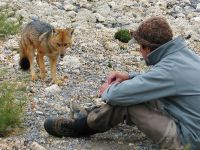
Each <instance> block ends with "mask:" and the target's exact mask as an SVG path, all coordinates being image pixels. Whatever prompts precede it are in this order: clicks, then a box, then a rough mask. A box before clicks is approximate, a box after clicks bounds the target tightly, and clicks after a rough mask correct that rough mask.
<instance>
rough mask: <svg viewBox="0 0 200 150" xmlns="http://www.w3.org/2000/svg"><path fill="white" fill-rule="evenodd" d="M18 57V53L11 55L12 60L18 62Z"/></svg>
mask: <svg viewBox="0 0 200 150" xmlns="http://www.w3.org/2000/svg"><path fill="white" fill-rule="evenodd" d="M19 59H20V56H19V54H16V55H15V56H14V57H13V60H14V61H15V62H19Z"/></svg>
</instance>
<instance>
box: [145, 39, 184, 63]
mask: <svg viewBox="0 0 200 150" xmlns="http://www.w3.org/2000/svg"><path fill="white" fill-rule="evenodd" d="M185 46H186V43H185V42H184V40H183V38H182V37H180V36H179V37H177V38H175V39H173V40H171V41H169V42H167V43H165V44H163V45H162V46H160V47H158V48H157V49H155V50H154V51H153V52H151V53H150V54H149V56H148V58H147V62H146V63H147V65H155V64H156V63H158V62H159V61H160V60H161V59H162V58H164V57H166V56H167V55H169V54H172V53H174V52H176V51H179V50H181V49H182V48H183V47H185Z"/></svg>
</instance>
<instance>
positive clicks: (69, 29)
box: [66, 28, 74, 36]
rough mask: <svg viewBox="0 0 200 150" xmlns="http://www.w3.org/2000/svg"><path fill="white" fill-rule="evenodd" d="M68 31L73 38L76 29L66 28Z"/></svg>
mask: <svg viewBox="0 0 200 150" xmlns="http://www.w3.org/2000/svg"><path fill="white" fill-rule="evenodd" d="M66 30H68V32H69V34H70V35H71V36H72V35H73V33H74V29H71V28H66Z"/></svg>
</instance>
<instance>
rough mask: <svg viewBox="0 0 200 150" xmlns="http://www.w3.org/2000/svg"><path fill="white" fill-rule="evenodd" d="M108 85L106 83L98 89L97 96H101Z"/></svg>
mask: <svg viewBox="0 0 200 150" xmlns="http://www.w3.org/2000/svg"><path fill="white" fill-rule="evenodd" d="M109 85H110V84H108V83H107V82H106V83H104V84H103V85H102V86H101V87H100V88H99V96H101V95H102V94H103V92H104V91H105V90H106V89H107V88H108V87H109Z"/></svg>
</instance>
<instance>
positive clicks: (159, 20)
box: [132, 16, 173, 51]
mask: <svg viewBox="0 0 200 150" xmlns="http://www.w3.org/2000/svg"><path fill="white" fill-rule="evenodd" d="M132 36H133V38H134V39H135V40H136V41H137V42H138V43H139V44H140V45H141V46H142V47H143V48H144V47H148V48H150V50H151V51H153V50H155V49H156V48H158V47H160V46H161V45H163V44H165V43H167V42H168V41H170V40H172V38H173V32H172V29H171V27H170V25H169V24H168V23H167V21H166V20H165V19H164V18H163V17H158V16H157V17H151V18H149V19H147V20H145V21H143V22H142V23H141V24H140V25H139V27H138V29H137V30H136V31H133V32H132Z"/></svg>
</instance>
